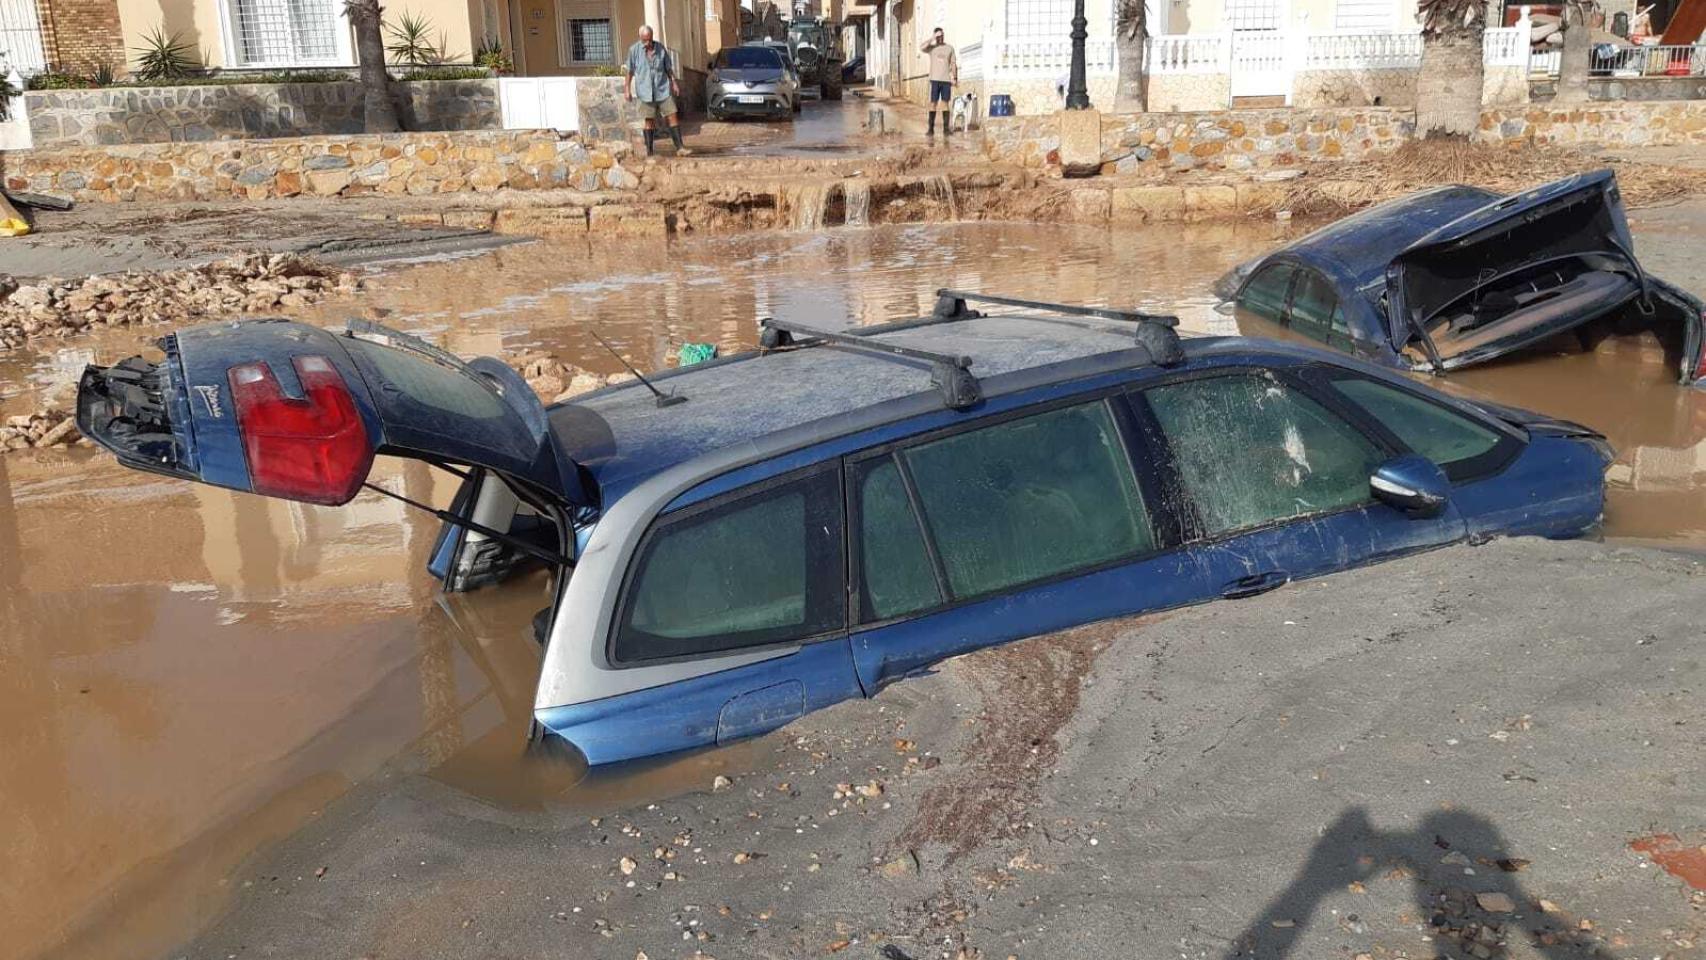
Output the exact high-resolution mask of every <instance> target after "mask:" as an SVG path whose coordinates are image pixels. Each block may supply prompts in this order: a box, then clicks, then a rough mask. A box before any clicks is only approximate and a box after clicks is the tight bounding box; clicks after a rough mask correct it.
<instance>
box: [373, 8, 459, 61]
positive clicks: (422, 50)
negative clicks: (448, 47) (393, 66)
mask: <svg viewBox="0 0 1706 960" xmlns="http://www.w3.org/2000/svg"><path fill="white" fill-rule="evenodd" d="M385 33H386V34H387V35H388V36H390V38H391V42H390V43H387V44H386V45H385V52H387V53H389V54H390V55H391V62H392V63H401V64H406V65H408V66H411V67H425V66H429V65H431V64H435V63H443V62H444V46H445V41H444V35H443V34H439V38H438V43H436V44H434V43H433V42H432V19H431V18H430V17H425V16H422V15H420V14H418V13H410V12H409V11H407V10H404V11H403V12H402V13H400V14H398V15H397V22H396V23H388V24H386V25H385Z"/></svg>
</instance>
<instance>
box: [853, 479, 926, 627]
mask: <svg viewBox="0 0 1706 960" xmlns="http://www.w3.org/2000/svg"><path fill="white" fill-rule="evenodd" d="M853 489H854V497H855V500H856V503H857V504H858V508H857V509H858V517H859V528H858V538H859V539H858V543H859V583H860V587H861V590H860V599H859V602H860V607H861V610H860V620H862V621H865V622H870V621H873V620H887V619H889V618H891V617H899V616H904V615H906V614H909V613H914V612H916V611H919V610H923V609H925V608H927V607H933V606H935V605H937V604H938V603H941V602H942V591H941V589H940V587H939V586H938V584H937V582H936V569H935V567H934V565H933V564H932V563H931V560H930V548H929V547H928V546H926V545H925V542H924V528H923V527H921V526H920V525H919V522H918V515H917V514H916V513H915V512H914V511H913V509H912V498H911V497H910V495H908V493H907V492H906V481H905V479H904V478H903V477H902V476H901V474H900V467H899V465H898V464H897V463H896V461H895V458H894V456H893V455H889V456H886V457H881V458H878V459H876V460H867V461H865V462H863V463H860V464H859V465H858V466H857V467H856V468H855V472H854V480H853Z"/></svg>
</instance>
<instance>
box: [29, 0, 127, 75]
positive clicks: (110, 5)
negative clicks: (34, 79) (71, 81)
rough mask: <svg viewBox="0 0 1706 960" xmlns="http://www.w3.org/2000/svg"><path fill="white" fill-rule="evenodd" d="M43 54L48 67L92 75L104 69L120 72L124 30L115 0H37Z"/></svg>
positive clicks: (37, 15)
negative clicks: (109, 68)
mask: <svg viewBox="0 0 1706 960" xmlns="http://www.w3.org/2000/svg"><path fill="white" fill-rule="evenodd" d="M36 20H37V22H38V23H39V24H40V26H41V33H42V51H43V52H44V53H45V54H46V55H47V62H48V66H50V67H52V68H53V69H55V70H64V71H67V72H70V73H94V72H95V71H96V70H97V69H98V68H100V67H103V66H106V67H111V68H112V69H113V70H115V71H119V72H123V70H124V67H125V50H124V30H123V28H122V27H121V25H120V23H119V15H118V0H36Z"/></svg>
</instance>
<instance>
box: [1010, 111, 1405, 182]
mask: <svg viewBox="0 0 1706 960" xmlns="http://www.w3.org/2000/svg"><path fill="white" fill-rule="evenodd" d="M1414 127H1415V119H1414V113H1413V111H1409V110H1397V109H1388V108H1367V109H1359V110H1286V109H1276V110H1219V111H1213V112H1205V113H1142V114H1131V115H1128V116H1116V115H1109V116H1104V117H1103V118H1102V158H1103V160H1104V162H1106V163H1110V164H1113V165H1115V167H1116V169H1119V170H1121V171H1124V170H1128V169H1131V168H1134V167H1135V166H1137V165H1138V164H1142V163H1150V162H1155V163H1162V164H1165V165H1167V167H1168V168H1170V169H1175V170H1194V169H1203V170H1255V169H1265V168H1269V167H1284V166H1292V165H1294V164H1296V163H1298V162H1299V161H1301V160H1313V159H1320V158H1344V159H1354V158H1356V157H1359V156H1362V155H1363V154H1366V153H1369V152H1372V151H1381V150H1390V149H1392V148H1394V147H1396V146H1397V145H1398V144H1400V143H1403V142H1404V141H1405V140H1407V139H1409V137H1410V136H1411V134H1412V132H1413V130H1414ZM985 132H986V139H985V151H986V152H987V153H988V154H989V156H990V158H991V159H993V160H995V161H997V162H1003V163H1017V164H1020V165H1022V166H1027V167H1044V166H1050V165H1052V164H1054V163H1057V162H1058V159H1057V158H1055V151H1057V150H1058V149H1059V147H1060V137H1059V133H1058V130H1057V124H1056V123H1055V118H1054V117H1011V118H1007V117H1001V118H993V119H991V120H989V121H988V123H987V124H986V126H985Z"/></svg>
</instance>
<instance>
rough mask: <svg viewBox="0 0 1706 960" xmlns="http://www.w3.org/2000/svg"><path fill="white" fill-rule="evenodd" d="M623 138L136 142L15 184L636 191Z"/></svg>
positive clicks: (46, 164)
mask: <svg viewBox="0 0 1706 960" xmlns="http://www.w3.org/2000/svg"><path fill="white" fill-rule="evenodd" d="M631 152H632V148H631V147H630V146H629V145H628V143H627V142H625V141H618V142H610V143H601V142H584V141H582V140H580V139H578V138H570V139H566V140H563V139H558V137H557V135H556V134H555V133H551V132H549V131H467V132H460V133H398V134H372V135H357V136H348V137H300V138H290V139H283V140H233V141H225V142H219V143H165V144H137V145H129V146H118V147H101V148H78V149H73V150H58V151H44V150H34V151H22V152H18V153H12V154H8V155H7V157H6V186H7V187H8V188H9V189H12V190H28V191H32V192H36V193H46V194H52V195H55V196H62V197H69V198H71V199H73V200H76V201H78V202H82V203H88V202H97V201H112V200H155V199H159V200H216V199H231V198H248V199H252V200H262V199H268V198H272V197H291V196H297V195H308V196H355V195H360V194H375V193H377V194H404V193H407V194H415V195H421V194H431V193H456V192H461V191H474V192H478V193H489V192H492V191H496V190H501V189H511V190H533V189H543V188H566V189H571V190H580V191H584V192H588V193H592V192H598V191H606V190H637V189H638V188H639V185H640V180H639V176H638V174H636V173H635V172H633V171H631V170H629V169H627V168H625V167H624V166H623V165H622V161H623V160H624V159H626V158H628V157H629V156H630V154H631Z"/></svg>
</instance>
